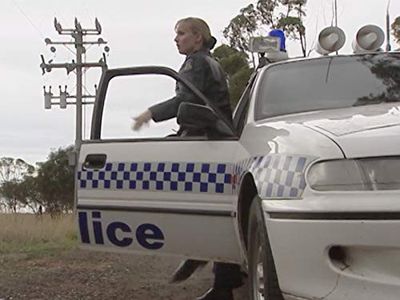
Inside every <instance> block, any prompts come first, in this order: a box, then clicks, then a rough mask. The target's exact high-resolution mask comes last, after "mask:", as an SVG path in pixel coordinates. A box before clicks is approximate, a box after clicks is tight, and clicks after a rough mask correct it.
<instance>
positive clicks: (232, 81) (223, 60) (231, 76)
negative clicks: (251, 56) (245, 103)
mask: <svg viewBox="0 0 400 300" xmlns="http://www.w3.org/2000/svg"><path fill="white" fill-rule="evenodd" d="M213 56H214V57H215V58H216V59H217V60H218V61H219V63H220V64H221V66H222V68H223V69H224V71H225V72H226V74H227V75H228V82H229V95H230V99H231V105H232V107H234V106H235V105H236V103H237V102H238V101H239V99H240V96H241V95H242V92H243V90H244V89H245V87H246V84H247V81H248V80H249V78H250V75H251V73H252V72H253V70H252V69H251V68H250V67H249V64H248V62H247V55H246V54H245V53H244V52H240V51H238V50H236V49H234V48H232V47H229V46H228V45H221V46H219V47H218V48H216V49H215V50H214V52H213Z"/></svg>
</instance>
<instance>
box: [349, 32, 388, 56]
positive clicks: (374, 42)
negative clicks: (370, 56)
mask: <svg viewBox="0 0 400 300" xmlns="http://www.w3.org/2000/svg"><path fill="white" fill-rule="evenodd" d="M384 41H385V33H384V32H383V30H382V29H381V28H379V27H378V26H376V25H365V26H363V27H362V28H361V29H360V30H358V32H357V34H356V37H355V39H354V40H353V44H352V46H353V51H354V53H361V52H369V51H372V52H373V51H377V50H379V49H380V47H381V46H382V44H383V42H384Z"/></svg>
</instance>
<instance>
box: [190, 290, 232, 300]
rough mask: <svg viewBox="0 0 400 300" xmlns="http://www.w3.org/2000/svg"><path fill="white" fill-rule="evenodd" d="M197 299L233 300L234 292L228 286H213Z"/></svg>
mask: <svg viewBox="0 0 400 300" xmlns="http://www.w3.org/2000/svg"><path fill="white" fill-rule="evenodd" d="M196 300H233V292H232V289H227V288H211V289H209V290H208V291H207V292H206V293H205V294H204V295H202V296H200V297H198V298H196Z"/></svg>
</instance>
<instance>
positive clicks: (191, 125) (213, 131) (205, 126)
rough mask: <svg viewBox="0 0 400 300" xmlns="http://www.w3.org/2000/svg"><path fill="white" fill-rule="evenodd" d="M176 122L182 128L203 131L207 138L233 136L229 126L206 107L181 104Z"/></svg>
mask: <svg viewBox="0 0 400 300" xmlns="http://www.w3.org/2000/svg"><path fill="white" fill-rule="evenodd" d="M177 122H178V124H179V125H181V126H182V127H185V128H188V129H194V130H200V131H204V132H205V133H206V134H207V136H208V137H210V138H216V137H222V136H234V135H235V134H234V132H232V129H231V128H229V126H228V125H227V124H226V123H225V122H224V121H222V120H221V119H219V118H218V115H217V114H216V113H215V112H214V111H213V110H212V109H211V108H210V107H208V106H205V105H200V104H194V103H187V102H184V103H181V105H179V109H178V115H177Z"/></svg>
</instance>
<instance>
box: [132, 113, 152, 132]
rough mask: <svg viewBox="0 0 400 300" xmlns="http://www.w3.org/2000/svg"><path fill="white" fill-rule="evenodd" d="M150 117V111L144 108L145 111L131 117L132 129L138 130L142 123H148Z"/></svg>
mask: <svg viewBox="0 0 400 300" xmlns="http://www.w3.org/2000/svg"><path fill="white" fill-rule="evenodd" d="M151 118H152V115H151V111H150V110H146V111H145V112H143V113H141V114H140V115H138V116H137V117H134V118H133V122H132V125H131V128H132V130H135V131H137V130H139V129H140V128H141V127H142V125H143V124H145V123H148V122H149V121H150V120H151Z"/></svg>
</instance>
